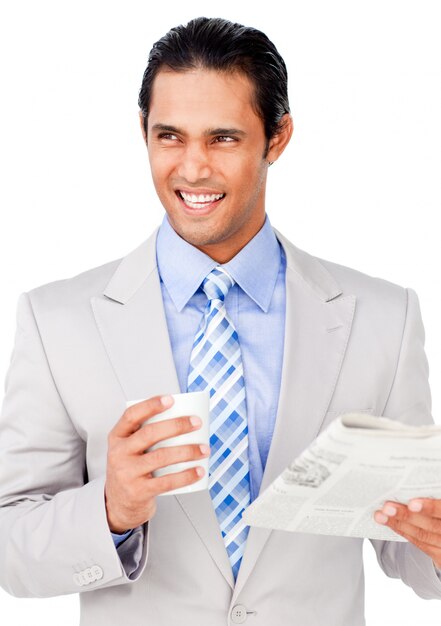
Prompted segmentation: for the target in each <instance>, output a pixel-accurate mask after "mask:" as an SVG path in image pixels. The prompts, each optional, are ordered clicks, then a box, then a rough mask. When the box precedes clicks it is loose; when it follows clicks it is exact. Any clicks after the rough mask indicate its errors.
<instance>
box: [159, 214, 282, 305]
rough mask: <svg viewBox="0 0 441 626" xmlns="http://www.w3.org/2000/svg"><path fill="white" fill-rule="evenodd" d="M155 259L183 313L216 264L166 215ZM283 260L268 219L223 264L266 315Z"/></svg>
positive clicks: (168, 289) (162, 278)
mask: <svg viewBox="0 0 441 626" xmlns="http://www.w3.org/2000/svg"><path fill="white" fill-rule="evenodd" d="M156 258H157V263H158V269H159V274H160V277H161V280H162V281H163V282H164V285H165V287H166V289H167V291H168V293H169V294H170V297H171V299H172V301H173V304H174V305H175V307H176V309H177V310H178V311H179V312H180V311H182V309H183V308H184V306H185V305H186V304H187V302H188V301H189V300H190V298H191V297H192V296H193V294H194V293H195V292H196V291H197V289H198V288H199V287H200V285H201V283H202V281H203V280H204V278H205V277H206V276H207V274H209V272H211V270H212V269H214V268H215V267H217V266H218V265H219V264H218V263H216V261H214V260H213V259H212V258H211V257H209V256H208V255H207V254H205V253H204V252H201V250H198V249H197V248H195V246H192V245H191V244H189V243H188V242H187V241H185V240H184V239H182V237H180V236H179V235H178V234H177V233H176V232H175V231H174V230H173V228H172V227H171V225H170V222H169V221H168V218H167V214H166V215H165V216H164V219H163V221H162V224H161V226H160V228H159V231H158V237H157V240H156ZM280 260H281V253H280V245H279V242H278V241H277V238H276V236H275V234H274V231H273V229H272V226H271V224H270V221H269V219H268V216H266V219H265V222H264V225H263V226H262V228H261V229H260V230H259V232H258V233H257V234H256V235H255V236H254V237H253V238H252V239H251V241H249V242H248V243H247V245H246V246H245V247H244V248H242V250H240V252H238V253H237V254H236V256H235V257H233V258H232V259H231V261H228V263H224V264H222V267H224V268H225V269H226V270H227V271H228V272H229V274H230V275H231V277H232V278H233V279H234V281H235V282H236V283H237V284H238V285H239V286H240V287H241V289H243V290H244V291H245V293H246V294H247V295H248V296H249V297H250V298H252V299H253V300H254V302H255V303H256V304H257V305H258V306H259V307H260V308H261V309H262V310H263V311H264V312H265V313H266V312H267V311H268V309H269V305H270V302H271V298H272V295H273V291H274V287H275V284H276V280H277V275H278V272H279V267H280Z"/></svg>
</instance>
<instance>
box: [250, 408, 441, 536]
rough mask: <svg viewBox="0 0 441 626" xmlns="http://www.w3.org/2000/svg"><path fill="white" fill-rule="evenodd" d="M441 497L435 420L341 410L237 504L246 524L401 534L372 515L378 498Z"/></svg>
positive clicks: (440, 444) (439, 435) (440, 435)
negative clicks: (256, 492) (245, 503)
mask: <svg viewBox="0 0 441 626" xmlns="http://www.w3.org/2000/svg"><path fill="white" fill-rule="evenodd" d="M417 497H426V498H441V426H436V425H430V426H408V425H406V424H402V423H401V422H397V421H395V420H391V419H388V418H385V417H374V416H371V415H366V414H358V413H346V414H343V415H340V416H339V417H338V418H337V419H335V420H334V421H333V422H332V423H331V424H330V426H329V427H328V428H327V429H326V430H325V431H324V432H323V433H321V434H320V435H319V436H318V437H317V439H315V440H314V441H313V443H312V444H311V445H310V446H309V447H308V448H307V449H306V450H304V452H302V454H301V455H300V456H299V457H297V458H296V459H295V460H294V461H293V462H292V463H291V464H290V465H289V466H288V467H287V468H286V469H285V470H284V471H283V472H282V474H280V476H278V478H276V480H275V481H274V482H273V483H272V484H271V485H270V486H269V487H268V488H267V489H266V490H265V491H264V492H263V493H262V495H260V496H259V497H258V498H257V499H256V500H255V501H254V502H253V503H252V504H251V505H250V506H249V507H248V509H247V510H246V511H245V512H244V514H243V519H244V521H245V522H246V524H248V525H250V526H258V527H261V528H273V529H276V530H290V531H295V532H301V533H315V534H320V535H340V536H344V537H369V538H371V539H388V540H390V541H405V539H404V538H403V537H401V536H400V535H398V534H397V533H394V532H393V531H392V530H391V529H390V528H388V527H387V526H382V525H381V524H378V523H377V522H375V520H374V519H373V514H374V512H375V511H376V510H378V509H381V507H382V505H383V503H384V502H385V501H386V500H392V501H395V502H402V503H403V504H407V503H408V502H409V500H410V499H412V498H417Z"/></svg>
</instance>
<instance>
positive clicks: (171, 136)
mask: <svg viewBox="0 0 441 626" xmlns="http://www.w3.org/2000/svg"><path fill="white" fill-rule="evenodd" d="M158 139H166V140H169V141H175V140H176V139H177V136H176V135H174V134H173V133H160V134H159V135H158Z"/></svg>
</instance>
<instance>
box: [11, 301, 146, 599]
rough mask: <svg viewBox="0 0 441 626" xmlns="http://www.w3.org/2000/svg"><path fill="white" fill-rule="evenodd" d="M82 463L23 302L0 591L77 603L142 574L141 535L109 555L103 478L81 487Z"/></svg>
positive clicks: (14, 365)
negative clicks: (79, 597)
mask: <svg viewBox="0 0 441 626" xmlns="http://www.w3.org/2000/svg"><path fill="white" fill-rule="evenodd" d="M85 456H86V443H85V441H83V439H82V438H81V437H80V435H79V433H78V432H77V431H76V430H75V428H74V425H73V423H72V421H71V419H70V417H69V415H68V413H67V411H66V408H65V406H64V405H63V401H62V398H61V397H60V395H59V393H58V390H57V387H56V384H55V381H54V379H53V376H52V373H51V370H50V365H49V363H48V360H47V358H46V354H45V351H44V346H43V344H42V341H41V337H40V334H39V330H38V326H37V323H36V320H35V317H34V314H33V311H32V305H31V302H30V298H29V295H28V294H26V293H24V294H22V295H21V296H20V299H19V302H18V308H17V331H16V337H15V345H14V350H13V353H12V357H11V362H10V366H9V370H8V374H7V377H6V383H5V397H4V400H3V406H2V410H1V414H0V537H1V541H0V585H1V586H2V587H3V588H4V589H5V590H6V591H7V592H9V593H10V594H12V595H15V596H18V597H49V596H55V595H60V594H69V593H78V592H79V591H81V592H83V591H90V590H94V589H97V588H103V587H109V586H112V585H120V584H124V583H129V582H131V581H133V580H136V579H137V578H139V576H140V575H141V574H142V571H143V569H144V567H145V562H146V556H147V540H146V539H145V535H146V534H147V533H146V527H139V528H137V529H136V530H135V531H134V532H133V533H132V535H131V536H130V537H129V538H128V539H127V540H126V541H125V542H124V543H123V544H122V545H121V546H120V548H119V549H118V551H117V550H116V549H115V546H114V543H113V540H112V536H111V534H110V531H109V527H108V523H107V517H106V511H105V501H104V483H105V476H102V477H99V478H97V479H94V480H91V481H90V482H88V481H87V472H86V463H85ZM145 526H146V525H145Z"/></svg>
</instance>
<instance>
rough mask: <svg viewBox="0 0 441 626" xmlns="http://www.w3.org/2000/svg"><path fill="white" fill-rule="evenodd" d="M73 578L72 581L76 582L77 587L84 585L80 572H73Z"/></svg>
mask: <svg viewBox="0 0 441 626" xmlns="http://www.w3.org/2000/svg"><path fill="white" fill-rule="evenodd" d="M73 579H74V583H75V584H77V585H78V586H79V587H82V586H83V585H84V583H83V578H82V576H81V574H79V573H76V574H74V575H73Z"/></svg>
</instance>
